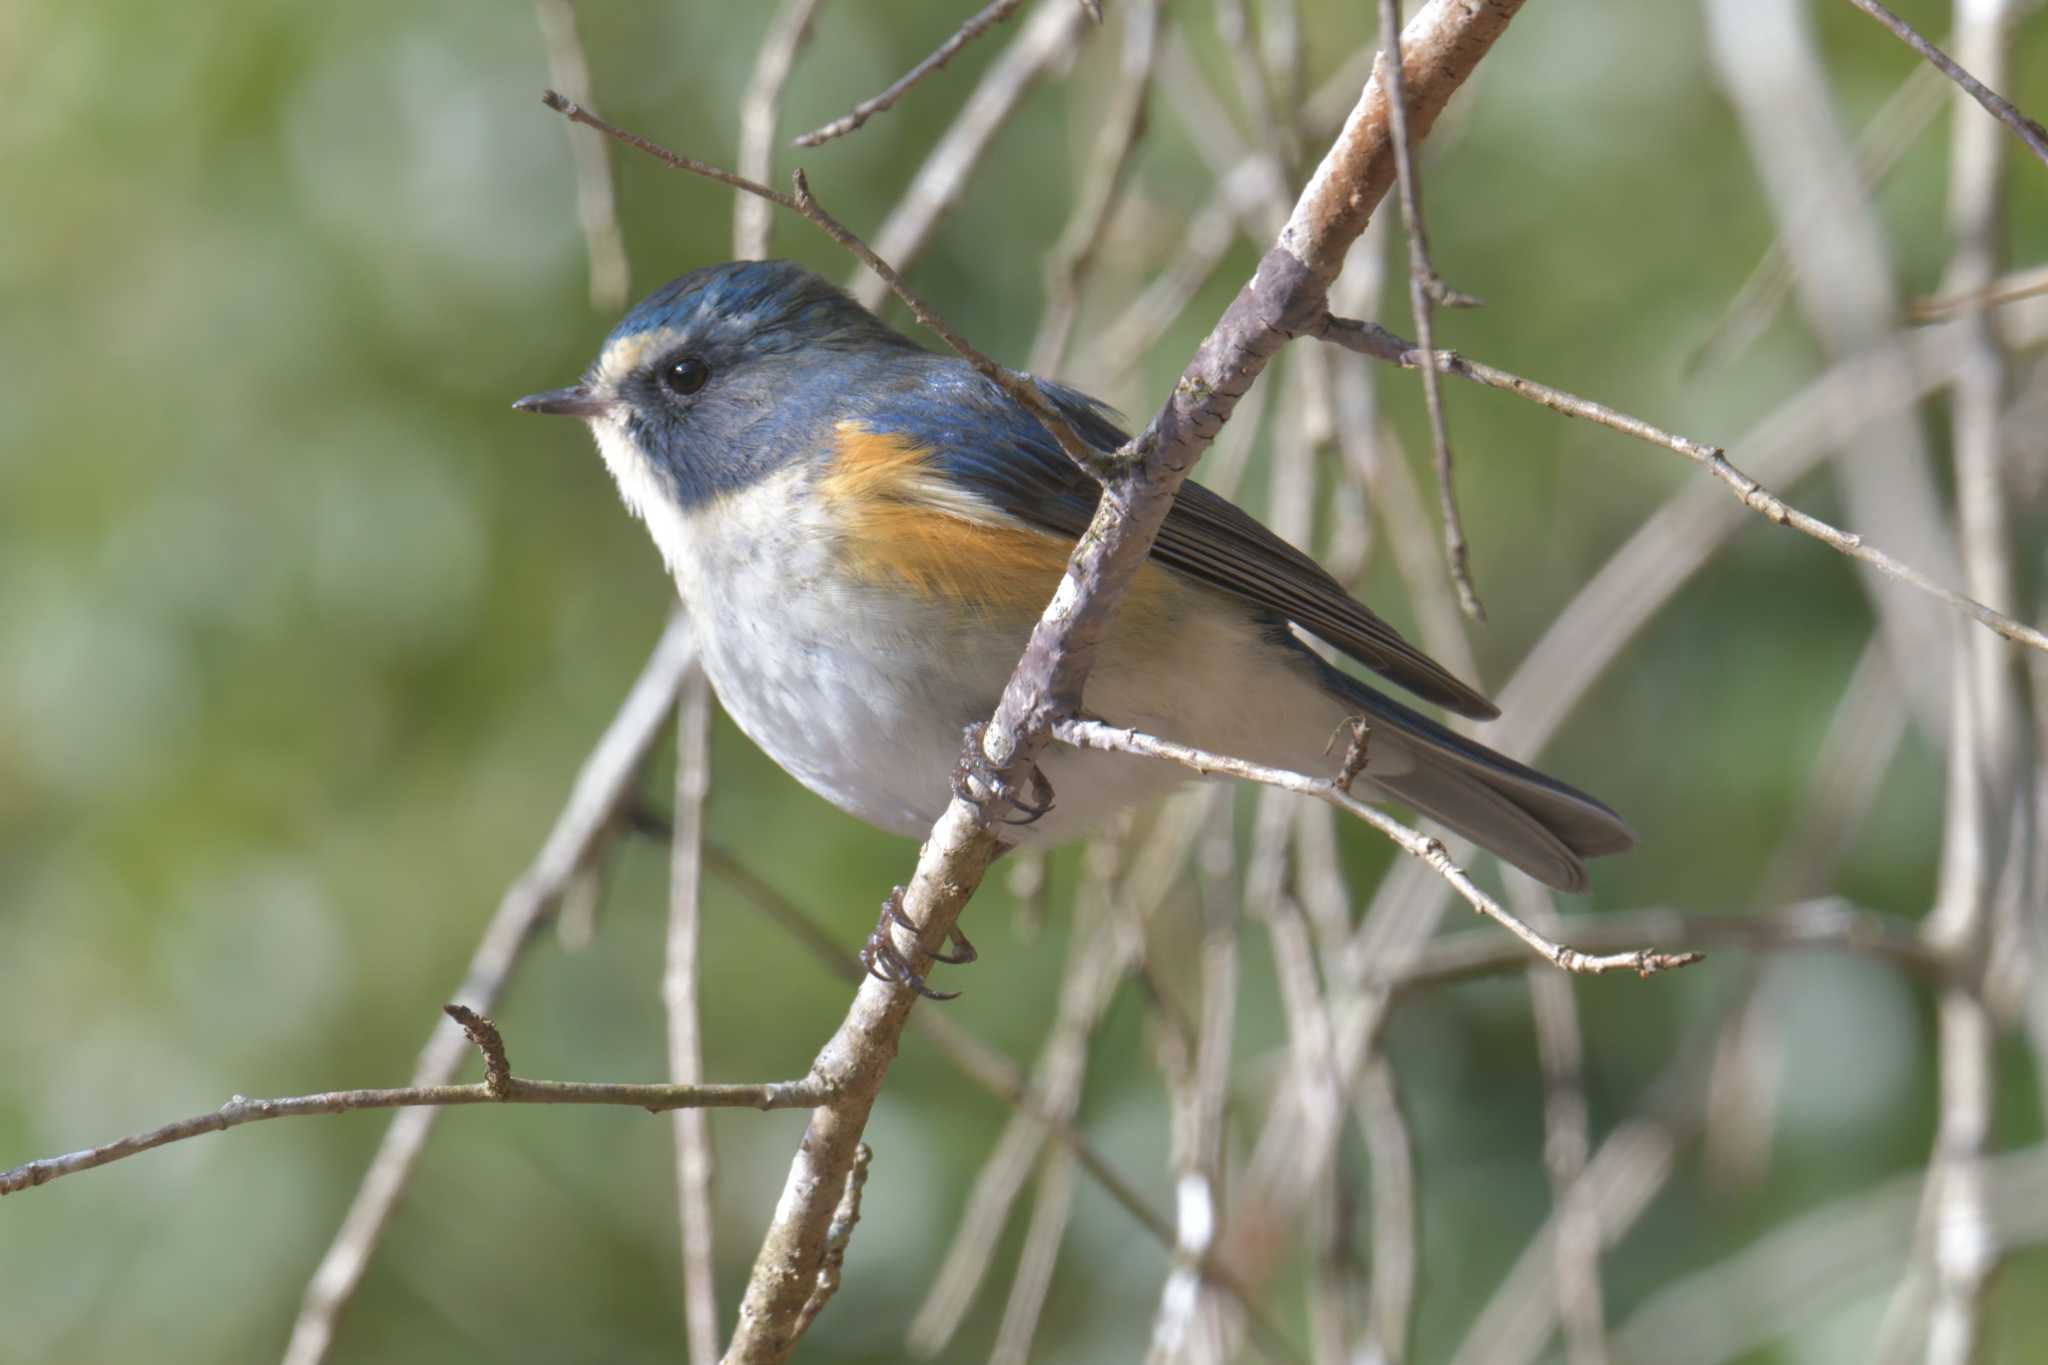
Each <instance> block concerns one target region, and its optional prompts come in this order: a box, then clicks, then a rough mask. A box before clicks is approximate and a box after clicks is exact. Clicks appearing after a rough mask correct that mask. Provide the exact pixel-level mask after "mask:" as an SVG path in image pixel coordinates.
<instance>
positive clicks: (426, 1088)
mask: <svg viewBox="0 0 2048 1365" xmlns="http://www.w3.org/2000/svg"><path fill="white" fill-rule="evenodd" d="M460 1008H461V1007H460V1006H450V1011H451V1013H452V1012H453V1011H454V1010H457V1009H460ZM465 1013H467V1011H465ZM475 1017H476V1016H472V1018H475ZM482 1022H483V1023H484V1024H486V1025H488V1024H489V1021H488V1020H483V1021H482ZM490 1032H491V1035H492V1036H495V1035H496V1030H495V1029H492V1030H490ZM499 1046H500V1048H501V1049H502V1044H500V1045H499ZM502 1056H503V1053H502V1050H501V1051H500V1054H499V1058H500V1060H502ZM831 1099H832V1090H831V1088H830V1086H829V1085H828V1084H826V1083H823V1082H821V1081H820V1080H819V1079H818V1078H817V1077H815V1076H808V1077H805V1078H804V1079H803V1080H800V1081H772V1082H769V1083H768V1084H765V1085H637V1084H620V1083H611V1082H602V1081H530V1080H523V1079H521V1078H519V1077H516V1076H513V1075H512V1074H511V1073H510V1072H509V1071H506V1072H505V1073H504V1074H503V1076H502V1077H495V1073H494V1079H492V1080H486V1081H484V1082H481V1083H480V1084H477V1085H405V1086H397V1087H395V1088H392V1089H387V1090H329V1091H325V1092H323V1093H321V1094H317V1095H294V1096H291V1097H289V1098H286V1099H275V1100H252V1099H245V1098H243V1097H242V1096H240V1095H237V1096H235V1097H234V1098H233V1099H231V1100H229V1101H228V1102H227V1103H226V1104H224V1105H222V1106H221V1107H220V1108H218V1109H213V1110H209V1111H208V1112H206V1113H204V1114H195V1115H193V1116H192V1117H191V1118H188V1119H180V1120H178V1121H177V1122H176V1123H167V1124H165V1125H163V1126H162V1127H161V1128H152V1129H150V1130H149V1131H148V1132H146V1133H136V1134H134V1135H133V1136H131V1137H124V1138H117V1139H116V1140H114V1141H113V1142H107V1143H102V1144H101V1145H100V1146H97V1147H88V1148H86V1149H85V1150H83V1151H78V1152H69V1153H66V1154H65V1155H63V1156H53V1157H45V1158H43V1159H42V1160H40V1161H31V1162H29V1163H27V1164H26V1165H22V1166H16V1167H15V1168H14V1169H13V1170H10V1171H0V1195H9V1194H14V1193H16V1192H17V1191H20V1190H27V1189H33V1188H34V1187H35V1186H37V1185H47V1184H49V1183H50V1182H51V1181H52V1180H55V1179H57V1178H58V1177H60V1176H67V1175H76V1174H77V1173H78V1172H80V1171H89V1170H92V1169H93V1168H94V1167H96V1166H106V1165H109V1164H111V1163H113V1162H116V1161H120V1160H123V1159H124V1158H127V1157H131V1156H135V1155H137V1154H138V1153H141V1152H147V1151H149V1150H150V1149H152V1148H155V1147H164V1146H168V1145H169V1144H171V1143H173V1142H183V1141H185V1140H186V1139H187V1138H196V1137H201V1136H204V1135H205V1134H207V1133H224V1132H226V1131H227V1130H228V1129H230V1128H239V1127H241V1126H242V1125H243V1124H245V1123H260V1122H262V1121H263V1120H265V1119H295V1118H306V1117H308V1116H310V1115H314V1114H347V1113H352V1112H354V1111H355V1110H358V1109H424V1108H431V1109H447V1108H452V1107H454V1106H456V1105H464V1104H600V1105H601V1104H611V1105H623V1106H626V1107H628V1108H633V1109H645V1110H646V1111H647V1112H648V1113H650V1114H663V1113H667V1112H669V1111H670V1110H673V1109H762V1110H767V1109H812V1108H815V1107H817V1106H818V1105H820V1104H825V1103H829V1102H830V1101H831Z"/></svg>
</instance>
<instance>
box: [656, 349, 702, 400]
mask: <svg viewBox="0 0 2048 1365" xmlns="http://www.w3.org/2000/svg"><path fill="white" fill-rule="evenodd" d="M710 378H711V367H710V366H709V365H706V364H705V363H704V362H703V361H701V360H699V359H697V357H696V356H685V357H684V358H683V359H681V360H678V361H677V362H676V363H675V364H673V365H671V366H669V367H668V369H666V370H664V371H663V372H662V376H661V382H662V383H664V384H666V385H668V386H669V388H670V389H671V390H672V391H674V392H676V393H679V394H681V395H682V396H683V397H685V398H688V397H689V396H690V395H691V394H693V393H695V392H696V391H697V390H699V389H701V388H703V387H704V384H705V382H706V381H707V380H709V379H710Z"/></svg>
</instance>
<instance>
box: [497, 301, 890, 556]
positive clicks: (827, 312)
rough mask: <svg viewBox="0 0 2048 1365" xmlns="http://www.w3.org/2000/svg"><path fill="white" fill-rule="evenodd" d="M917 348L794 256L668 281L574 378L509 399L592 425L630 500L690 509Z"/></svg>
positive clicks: (744, 476)
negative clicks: (655, 499) (659, 500)
mask: <svg viewBox="0 0 2048 1365" xmlns="http://www.w3.org/2000/svg"><path fill="white" fill-rule="evenodd" d="M922 354H924V352H923V351H922V350H921V348H919V347H918V346H917V345H916V344H915V343H913V342H912V341H910V340H909V339H908V338H907V337H905V336H903V335H902V334H901V333H899V332H897V331H895V330H894V329H893V328H891V327H889V326H888V325H887V324H885V323H883V322H882V321H881V320H880V319H879V318H877V317H875V315H874V314H872V313H870V312H869V311H868V310H867V309H865V308H863V307H861V306H860V305H859V304H858V303H856V302H854V301H853V300H852V299H851V298H848V297H847V296H846V294H844V293H843V292H841V291H840V290H839V289H838V288H836V287H835V286H833V285H832V284H830V283H828V282H827V281H825V280H823V279H820V278H819V277H818V276H816V275H813V274H812V273H811V272H809V271H808V270H805V269H803V268H802V267H801V266H798V265H795V264H793V263H791V262H789V261H733V262H728V263H726V264H724V265H714V266H706V267H704V268H703V269H701V270H693V271H691V272H690V273H689V274H687V275H684V276H682V277H681V278H680V279H675V280H671V281H670V282H669V283H667V284H665V285H663V286H662V287H661V288H660V289H657V290H656V291H655V292H654V293H652V294H650V295H648V296H647V297H646V298H645V299H643V300H642V301H641V302H640V303H639V304H638V305H637V306H635V307H634V309H633V310H632V311H631V312H629V313H627V314H626V316H625V318H624V319H623V320H621V321H620V323H619V325H618V326H617V327H615V328H613V329H612V333H611V335H610V336H608V337H606V338H605V343H604V349H603V350H601V351H600V352H599V353H598V356H597V359H596V360H595V361H593V362H592V363H591V366H590V369H589V370H588V371H587V372H586V373H585V374H584V376H583V379H582V381H581V382H580V383H577V384H575V385H572V386H571V387H569V388H565V389H554V390H551V391H549V392H546V393H536V394H530V395H528V396H527V397H525V398H522V399H520V400H519V401H518V402H516V403H514V404H513V405H512V406H513V407H514V408H516V409H518V410H519V411H521V412H546V413H558V414H561V415H563V416H569V417H581V418H583V419H584V420H586V421H587V422H589V423H590V424H591V427H592V430H593V431H594V432H595V434H596V436H597V439H598V445H599V448H600V449H601V450H602V451H603V452H604V456H605V461H606V463H607V464H608V465H609V466H610V467H611V470H612V473H613V475H614V476H615V477H616V478H617V479H618V480H619V484H620V487H621V489H622V490H624V491H625V492H626V493H627V498H628V501H629V502H632V503H634V504H635V505H636V510H638V511H640V512H641V513H642V514H643V515H645V514H646V513H647V512H648V511H649V510H651V509H649V508H647V507H646V506H644V503H645V500H646V499H647V498H648V497H650V496H665V497H666V498H667V499H668V500H669V501H670V502H671V503H672V504H673V505H674V507H675V508H676V509H678V510H682V511H689V510H691V509H693V508H695V507H697V506H699V505H700V504H702V503H704V502H706V501H709V500H710V499H713V498H716V497H718V496H720V495H722V494H725V493H730V492H733V491H736V490H738V489H742V488H745V487H748V486H749V485H751V484H753V483H754V482H755V481H757V480H759V479H760V478H762V477H764V476H765V475H767V474H769V473H772V472H773V471H775V470H776V469H778V468H780V467H781V466H782V465H784V464H786V463H788V462H789V461H791V460H794V459H797V458H800V457H801V456H802V455H803V454H804V453H805V452H806V451H807V450H809V449H813V448H815V443H816V441H817V439H818V438H819V434H820V433H821V432H824V431H829V430H830V428H831V423H832V421H833V420H834V419H835V417H836V416H837V415H838V413H839V412H840V411H841V410H842V409H843V408H844V406H845V404H846V403H847V402H849V401H854V400H857V399H858V396H859V395H860V394H861V393H862V391H863V390H864V389H866V388H867V387H868V386H870V385H873V384H875V383H879V382H881V381H882V377H883V376H884V375H885V373H886V371H887V369H888V367H889V365H890V363H891V362H892V361H897V362H900V360H901V359H902V358H903V357H904V356H905V355H922Z"/></svg>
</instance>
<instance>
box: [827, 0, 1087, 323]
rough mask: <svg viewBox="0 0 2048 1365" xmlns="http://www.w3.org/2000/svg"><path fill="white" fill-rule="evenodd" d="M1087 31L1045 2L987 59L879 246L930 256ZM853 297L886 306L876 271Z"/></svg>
mask: <svg viewBox="0 0 2048 1365" xmlns="http://www.w3.org/2000/svg"><path fill="white" fill-rule="evenodd" d="M1087 31H1088V25H1087V16H1086V14H1085V13H1083V11H1082V10H1081V9H1080V7H1079V6H1077V5H1074V4H1071V3H1069V0H1041V3H1040V4H1039V6H1038V8H1037V9H1035V10H1034V11H1033V12H1032V14H1031V17H1030V18H1029V19H1028V20H1026V21H1025V23H1024V27H1023V30H1022V31H1021V32H1019V33H1018V34H1017V36H1016V37H1015V38H1013V39H1011V40H1010V42H1009V44H1008V45H1007V46H1005V47H1004V48H1003V51H1002V54H1001V55H1000V56H998V57H997V58H996V59H995V60H994V61H993V62H990V63H989V66H988V70H987V71H986V72H984V73H983V75H982V78H981V80H980V82H979V83H978V84H977V85H976V86H975V87H974V93H973V94H971V95H969V96H968V97H967V102H966V103H965V104H963V105H961V106H960V112H959V114H957V115H956V116H955V117H954V119H953V122H952V124H951V125H950V126H949V127H948V128H947V129H946V131H945V132H944V133H943V134H942V135H941V136H940V138H939V140H938V141H937V142H936V143H934V144H933V146H932V149H931V152H930V153H929V154H928V155H927V156H926V157H925V159H924V164H923V165H921V166H919V167H918V168H917V174H916V175H914V176H912V177H911V178H910V184H909V185H908V186H906V187H905V188H904V191H903V193H902V194H901V195H900V196H899V197H898V198H897V201H896V206H895V207H894V208H892V209H890V210H889V216H888V217H887V218H885V219H883V220H882V226H881V227H879V228H878V229H876V231H875V234H874V236H875V249H876V250H877V251H879V252H880V253H881V254H882V255H883V256H885V257H887V258H888V259H889V260H891V261H894V262H895V263H896V265H897V267H898V268H899V269H902V270H908V269H910V268H911V267H912V266H913V265H915V264H916V263H917V261H918V258H919V257H921V256H923V255H924V249H925V247H927V246H928V245H930V243H931V240H932V235H933V234H934V233H935V232H936V231H937V230H938V226H939V223H940V222H941V221H943V220H944V218H945V217H946V215H947V214H948V213H950V212H951V211H952V209H953V206H954V205H955V204H957V203H958V202H959V201H960V196H961V195H962V194H963V193H965V192H966V189H967V181H968V178H969V177H970V176H971V175H972V174H973V172H974V168H975V167H976V166H978V165H980V164H981V159H982V157H983V156H984V155H985V154H986V153H987V151H988V149H989V147H990V146H991V145H992V144H993V143H994V142H995V137H996V134H997V133H999V132H1001V131H1002V129H1003V127H1004V126H1005V125H1006V124H1008V123H1009V121H1010V117H1011V116H1012V115H1013V114H1015V113H1016V112H1017V110H1018V109H1019V108H1021V107H1022V106H1023V103H1024V97H1025V96H1026V95H1028V94H1030V93H1031V91H1032V90H1033V89H1034V88H1036V86H1037V85H1038V82H1039V81H1040V80H1041V79H1043V78H1044V77H1045V75H1046V74H1047V73H1048V72H1050V71H1051V70H1052V69H1053V68H1054V67H1055V66H1056V65H1058V64H1059V63H1060V62H1061V61H1062V60H1064V59H1065V58H1066V56H1067V55H1068V54H1069V53H1071V52H1073V51H1074V50H1075V48H1076V47H1077V46H1078V45H1079V43H1080V42H1081V40H1082V38H1083V37H1084V36H1085V35H1086V33H1087ZM850 287H851V288H852V290H853V296H854V297H855V298H857V299H859V300H860V301H861V302H862V303H864V304H866V305H867V306H868V307H870V308H875V307H878V306H880V304H881V302H882V290H881V288H880V287H879V286H878V285H877V284H876V282H875V280H874V279H873V277H871V276H857V277H856V278H855V279H854V280H853V281H852V282H851V285H850Z"/></svg>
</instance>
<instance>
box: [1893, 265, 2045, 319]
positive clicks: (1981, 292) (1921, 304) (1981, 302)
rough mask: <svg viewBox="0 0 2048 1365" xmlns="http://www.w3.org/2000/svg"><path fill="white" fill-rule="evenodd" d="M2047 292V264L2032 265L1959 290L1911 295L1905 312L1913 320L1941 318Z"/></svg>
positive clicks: (2014, 301) (1995, 306)
mask: <svg viewBox="0 0 2048 1365" xmlns="http://www.w3.org/2000/svg"><path fill="white" fill-rule="evenodd" d="M2043 294H2048V266H2038V265H2037V266H2035V267H2034V268H2033V269H2031V270H2021V271H2016V272H2014V273H2013V274H2010V275H2007V276H2005V277H2004V278H2002V279H1997V280H1993V281H1991V282H1990V283H1989V284H1986V285H1983V286H1981V287H1979V288H1975V289H1966V290H1964V291H1962V292H1960V293H1954V294H1938V295H1935V296H1934V297H1932V298H1925V299H1914V300H1913V301H1912V302H1911V303H1909V304H1908V305H1906V316H1907V317H1909V318H1911V319H1912V320H1913V321H1914V322H1940V321H1942V320H1944V319H1946V318H1952V317H1954V316H1955V315H1956V314H1958V313H1969V312H1974V311H1976V310H1977V309H1980V308H1997V307H2000V306H2002V305H2004V304H2008V303H2018V302H2019V301H2020V300H2021V299H2032V298H2039V297H2040V296H2041V295H2043Z"/></svg>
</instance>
